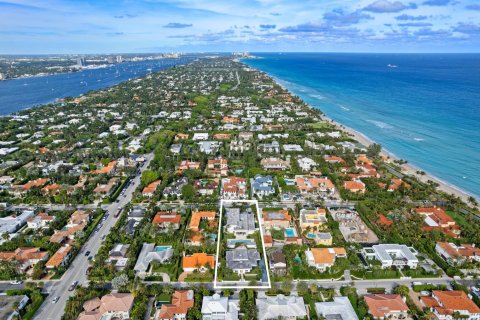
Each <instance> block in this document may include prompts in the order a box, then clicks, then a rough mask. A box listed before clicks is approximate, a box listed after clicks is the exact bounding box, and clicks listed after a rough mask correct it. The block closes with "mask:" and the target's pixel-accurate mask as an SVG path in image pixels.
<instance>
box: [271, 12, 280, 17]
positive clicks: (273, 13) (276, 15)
mask: <svg viewBox="0 0 480 320" xmlns="http://www.w3.org/2000/svg"><path fill="white" fill-rule="evenodd" d="M270 15H272V16H274V17H278V16H281V14H280V13H278V12H271V13H270Z"/></svg>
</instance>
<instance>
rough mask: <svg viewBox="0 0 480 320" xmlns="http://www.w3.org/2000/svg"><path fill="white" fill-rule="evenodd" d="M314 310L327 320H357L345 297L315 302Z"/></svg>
mask: <svg viewBox="0 0 480 320" xmlns="http://www.w3.org/2000/svg"><path fill="white" fill-rule="evenodd" d="M315 310H316V311H317V314H318V315H319V316H320V315H322V316H323V317H324V318H325V319H327V320H330V319H332V320H358V317H357V315H356V314H355V311H354V310H353V307H352V305H351V303H350V301H349V300H348V298H347V297H335V298H333V301H332V302H317V303H315Z"/></svg>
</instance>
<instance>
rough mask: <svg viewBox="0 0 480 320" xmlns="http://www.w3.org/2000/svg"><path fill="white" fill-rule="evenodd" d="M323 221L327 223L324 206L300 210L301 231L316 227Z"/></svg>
mask: <svg viewBox="0 0 480 320" xmlns="http://www.w3.org/2000/svg"><path fill="white" fill-rule="evenodd" d="M325 223H327V210H325V209H324V208H316V209H301V210H300V228H302V230H303V231H305V230H307V229H309V230H314V229H318V228H319V227H321V226H322V225H323V224H325Z"/></svg>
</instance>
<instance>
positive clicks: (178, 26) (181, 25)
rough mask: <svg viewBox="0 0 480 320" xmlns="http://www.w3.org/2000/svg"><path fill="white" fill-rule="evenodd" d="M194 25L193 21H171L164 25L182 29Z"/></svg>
mask: <svg viewBox="0 0 480 320" xmlns="http://www.w3.org/2000/svg"><path fill="white" fill-rule="evenodd" d="M191 26H193V24H191V23H181V22H170V23H167V24H166V25H164V26H163V27H164V28H172V29H182V28H189V27H191Z"/></svg>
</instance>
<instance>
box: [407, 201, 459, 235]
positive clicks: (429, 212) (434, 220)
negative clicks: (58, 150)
mask: <svg viewBox="0 0 480 320" xmlns="http://www.w3.org/2000/svg"><path fill="white" fill-rule="evenodd" d="M413 211H414V212H415V213H417V214H419V215H421V216H423V217H424V219H425V220H424V223H425V225H424V226H423V227H422V230H423V231H432V230H439V231H441V232H443V233H444V234H446V235H448V236H450V237H452V238H458V237H459V236H460V227H459V226H458V225H456V223H455V220H454V219H453V218H452V217H450V216H449V215H448V214H447V213H446V212H445V211H444V210H443V209H441V208H437V207H432V208H415V209H413Z"/></svg>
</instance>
